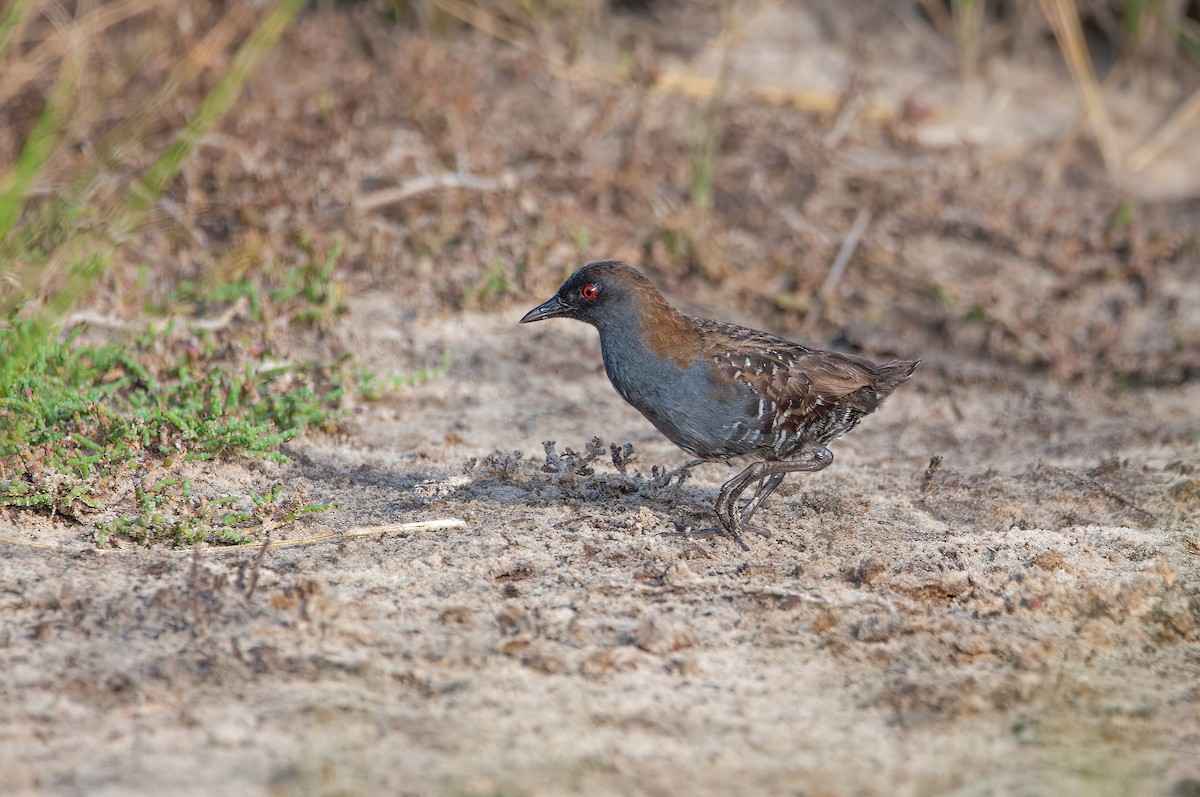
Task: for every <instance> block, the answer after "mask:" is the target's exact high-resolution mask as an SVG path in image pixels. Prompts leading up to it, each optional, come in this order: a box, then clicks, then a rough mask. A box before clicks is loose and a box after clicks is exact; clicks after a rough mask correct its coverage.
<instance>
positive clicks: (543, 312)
mask: <svg viewBox="0 0 1200 797" xmlns="http://www.w3.org/2000/svg"><path fill="white" fill-rule="evenodd" d="M647 301H649V302H655V301H657V302H661V303H663V304H664V305H665V302H664V301H663V299H662V297H661V296H659V293H658V291H656V290H655V289H654V286H653V285H652V284H651V283H650V280H648V279H646V277H644V276H642V273H641V272H640V271H638V270H637V269H635V268H634V267H633V266H630V265H628V264H626V263H622V262H621V261H619V260H601V261H597V262H595V263H588V264H587V265H586V266H584V267H583V268H581V269H579V270H578V271H576V272H575V273H574V274H572V275H571V276H570V277H568V278H567V281H566V282H564V283H563V284H562V286H561V287H560V288H559V289H558V293H556V294H554V295H553V296H551V297H550V298H549V299H547V300H546V301H544V302H542V303H541V304H539V305H538V306H537V307H535V308H533V309H532V310H530V311H529V312H528V313H526V314H525V317H524V318H522V319H521V323H522V324H527V323H529V322H531V321H541V320H543V319H546V318H574V319H576V320H577V321H584V322H586V323H588V324H591V325H592V326H594V327H598V328H601V329H611V328H613V326H614V325H621V324H626V325H628V324H630V323H634V322H636V321H637V320H638V319H639V318H640V311H641V309H642V308H643V307H644V305H645V302H647Z"/></svg>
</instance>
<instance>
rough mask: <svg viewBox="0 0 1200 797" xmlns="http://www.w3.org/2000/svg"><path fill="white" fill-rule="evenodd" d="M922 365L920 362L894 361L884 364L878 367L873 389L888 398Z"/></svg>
mask: <svg viewBox="0 0 1200 797" xmlns="http://www.w3.org/2000/svg"><path fill="white" fill-rule="evenodd" d="M920 364H921V361H920V360H892V361H891V362H889V363H884V364H883V365H880V366H879V367H878V371H877V375H876V377H875V384H874V385H873V387H874V388H875V389H876V390H878V391H879V392H880V393H882V394H883V395H885V396H886V395H888V394H889V393H891V392H892V391H893V390H895V389H896V388H897V387H899V386H900V383H901V382H903V381H904V380H905V379H908V378H909V377H910V376H912V375H913V371H915V370H917V366H918V365H920Z"/></svg>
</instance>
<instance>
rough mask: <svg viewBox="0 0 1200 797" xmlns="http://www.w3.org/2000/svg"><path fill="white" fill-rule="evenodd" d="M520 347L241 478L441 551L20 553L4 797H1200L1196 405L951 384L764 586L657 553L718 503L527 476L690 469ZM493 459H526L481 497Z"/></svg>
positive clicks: (1035, 385) (471, 337)
mask: <svg viewBox="0 0 1200 797" xmlns="http://www.w3.org/2000/svg"><path fill="white" fill-rule="evenodd" d="M354 317H355V318H356V319H357V321H358V322H359V323H356V324H354V325H353V328H351V327H350V326H349V325H348V326H347V328H346V329H345V330H344V332H343V334H344V335H346V337H347V340H349V341H356V342H357V343H358V345H362V344H365V343H367V342H368V340H367V339H368V338H370V337H371V336H373V335H379V336H380V337H381V338H383V339H384V340H386V336H387V331H388V330H394V329H395V328H396V323H397V318H396V316H395V310H394V309H393V305H391V304H389V302H388V301H387V300H386V299H375V300H373V301H363V302H361V303H359V304H357V305H356V306H355V307H354ZM514 321H515V318H512V317H505V316H499V315H465V316H458V317H455V318H453V319H447V320H446V321H444V322H440V323H432V324H429V325H426V326H423V327H421V328H420V329H419V330H417V331H416V341H417V345H418V348H419V347H421V346H426V345H427V346H430V347H433V348H439V349H440V348H442V347H446V348H449V349H450V351H451V352H452V357H453V365H452V367H451V369H450V371H449V373H448V374H447V375H446V377H444V378H443V379H440V380H436V381H433V382H430V383H427V384H425V385H421V386H418V387H415V388H413V389H411V390H408V391H406V392H404V393H403V394H401V395H400V396H398V397H397V398H395V399H393V400H389V401H387V402H384V403H381V404H378V405H372V406H370V407H368V408H366V409H365V411H364V413H363V414H362V415H360V416H359V418H358V420H357V422H356V423H355V427H354V430H353V432H352V433H351V434H350V435H349V437H348V438H347V439H340V440H339V439H329V438H318V439H310V440H307V441H304V442H302V443H300V444H298V445H297V446H296V447H295V449H294V451H293V452H292V453H293V454H294V460H293V463H292V464H289V465H282V466H274V465H261V466H257V467H265V468H275V469H277V470H278V475H279V476H281V477H283V478H285V479H286V480H287V481H288V483H289V484H291V485H300V486H307V489H308V490H309V492H310V494H311V495H312V496H313V497H314V498H318V499H332V500H334V501H336V502H337V503H338V504H339V508H338V509H337V510H336V511H335V512H334V513H332V515H329V516H325V517H323V518H321V519H320V520H319V521H318V522H314V523H312V524H310V527H309V529H308V531H310V532H313V533H315V532H316V531H320V530H326V529H333V530H337V529H349V528H352V527H362V526H369V525H373V524H383V523H394V522H404V521H416V520H422V519H435V518H458V519H461V520H463V521H465V525H464V526H462V527H461V528H455V529H443V530H430V531H417V532H412V533H401V534H380V535H377V536H371V537H367V538H360V539H353V540H350V541H344V542H331V543H324V544H312V545H307V546H301V547H296V548H281V549H272V550H270V551H268V552H267V553H266V554H265V558H264V559H263V560H262V565H261V568H260V569H258V570H257V573H256V574H255V572H256V569H255V568H254V567H253V565H252V562H253V559H254V556H255V551H253V550H245V549H240V550H236V551H234V552H232V553H229V552H224V551H205V552H204V553H202V554H198V555H197V554H193V553H190V552H187V551H170V550H144V549H138V548H127V549H123V550H113V551H97V550H95V549H94V548H93V547H91V546H89V545H88V544H86V543H83V542H80V541H79V535H78V532H77V531H76V530H75V529H71V528H64V529H59V530H55V529H51V528H43V529H41V530H38V531H35V530H32V529H27V530H26V531H25V534H26V538H27V539H31V540H33V539H36V540H38V541H41V542H43V543H46V544H49V545H52V546H53V547H51V548H32V547H24V546H19V547H18V546H5V550H4V556H3V558H0V569H2V583H3V584H4V592H3V598H2V600H3V603H2V604H0V607H2V608H0V611H2V616H3V618H4V625H3V630H2V631H0V657H2V658H3V661H4V673H5V677H4V694H5V700H4V703H3V709H2V711H3V716H2V719H3V722H2V723H0V728H2V729H3V730H0V735H2V743H0V767H2V768H3V771H4V772H5V773H6V789H5V790H6V792H7V793H11V794H34V793H38V792H48V793H60V794H128V793H167V792H169V793H178V794H201V793H210V794H211V793H281V794H284V793H286V794H291V793H299V794H350V793H377V794H384V793H387V794H414V795H416V794H530V795H532V794H544V795H553V794H573V793H578V794H682V793H692V794H714V795H716V794H732V793H738V794H752V793H757V794H898V795H921V794H1081V795H1083V794H1089V795H1090V794H1180V795H1182V794H1193V793H1195V789H1196V788H1197V784H1200V722H1198V719H1197V718H1198V717H1200V692H1198V690H1197V684H1198V683H1200V679H1198V676H1200V657H1198V651H1200V647H1198V646H1200V642H1198V638H1200V629H1198V628H1197V610H1198V602H1200V593H1198V592H1197V584H1200V536H1198V535H1197V520H1198V518H1200V475H1198V474H1197V472H1196V466H1197V460H1196V453H1197V439H1200V414H1198V413H1197V411H1196V407H1198V406H1200V389H1197V387H1196V386H1192V387H1189V388H1186V389H1179V390H1159V391H1155V392H1153V393H1150V392H1145V393H1142V392H1137V391H1132V392H1122V393H1121V394H1120V395H1118V396H1111V395H1103V394H1087V393H1084V394H1080V393H1077V392H1074V391H1067V390H1061V389H1056V388H1054V387H1051V386H1048V385H1047V384H1046V383H1045V382H1042V381H1037V380H1031V379H1028V378H1023V377H1021V376H1018V375H1015V374H1012V373H1008V372H1005V371H1001V370H992V369H989V368H988V367H986V366H980V365H978V364H970V363H956V362H952V361H948V360H936V359H935V360H933V361H931V362H927V363H926V364H925V366H924V367H923V368H922V370H921V371H920V373H919V375H918V377H915V378H914V379H913V380H912V381H911V383H910V384H908V385H906V386H905V388H904V389H903V390H901V391H899V392H898V393H897V395H895V396H894V397H893V399H892V400H891V401H890V402H889V403H888V404H887V405H885V407H884V408H883V409H882V410H881V411H880V412H879V413H878V414H877V415H875V416H873V417H871V418H870V419H869V420H868V421H867V422H865V423H864V424H863V426H862V427H860V429H859V430H857V431H855V432H854V433H853V434H852V435H851V436H849V437H847V438H845V439H844V440H842V441H839V442H838V443H837V444H836V446H835V456H836V459H835V463H834V466H832V467H830V468H829V469H828V470H827V471H825V472H822V473H820V474H816V475H813V476H809V477H807V478H797V477H790V478H789V480H788V481H787V482H785V484H784V486H783V487H782V488H781V489H780V491H779V493H778V494H777V495H776V496H775V497H773V498H772V499H771V500H770V501H769V502H768V504H767V505H766V507H765V509H764V510H763V514H762V520H763V521H764V522H765V524H767V525H769V526H770V527H771V528H772V529H774V530H775V536H774V537H773V538H772V539H769V540H768V539H759V538H753V539H751V540H750V543H751V548H752V550H751V552H750V553H749V554H747V553H745V552H743V551H741V550H740V549H738V548H737V547H736V546H734V545H732V544H731V543H729V542H728V541H726V540H723V539H715V540H700V541H696V540H692V539H688V538H681V537H677V536H665V535H664V533H667V534H669V533H670V532H672V531H674V530H675V528H676V521H684V522H689V523H696V522H702V521H703V520H704V519H705V518H704V515H705V513H706V512H707V510H708V508H709V507H710V506H711V503H712V501H713V499H714V497H715V488H716V487H718V486H719V484H720V482H721V481H722V480H723V479H724V478H727V477H728V475H729V472H728V470H727V469H725V468H724V467H722V466H717V465H712V466H706V467H704V468H702V469H700V471H699V472H698V473H697V475H696V476H695V478H694V479H692V480H689V481H687V482H685V485H684V486H683V487H682V488H681V489H678V490H675V489H670V488H668V489H666V490H662V491H658V492H655V491H654V490H652V489H650V488H649V487H648V486H647V485H646V484H645V483H644V482H639V480H638V479H637V478H636V477H632V478H631V479H629V480H625V479H622V477H620V476H619V474H617V473H616V472H615V470H614V469H613V468H612V467H611V465H608V464H607V463H604V462H603V461H602V460H598V461H597V462H596V463H594V464H595V466H596V467H595V470H596V473H595V474H593V475H590V476H579V475H576V474H571V473H567V474H559V473H548V472H545V471H544V470H543V468H542V467H541V466H542V465H544V464H545V457H544V454H543V451H542V446H541V444H540V441H542V440H549V439H554V440H557V441H558V442H559V445H558V449H559V450H560V451H561V450H562V448H563V447H564V446H565V445H571V446H572V447H573V448H575V449H576V450H577V451H578V450H583V448H584V446H585V443H586V441H587V440H588V438H589V437H590V436H591V435H593V434H596V435H600V436H601V437H602V438H603V439H604V440H606V441H607V440H612V441H618V442H620V443H624V442H632V443H633V445H634V447H635V451H636V453H637V455H638V457H639V460H638V461H637V462H635V467H636V468H640V469H641V470H642V472H643V473H644V472H646V471H648V470H649V467H650V465H651V463H658V462H661V463H664V464H668V465H673V464H679V463H681V462H682V461H684V458H685V455H683V454H682V453H681V452H677V451H673V450H671V447H670V446H669V444H667V443H665V442H664V441H663V440H662V439H661V438H659V437H658V436H657V434H656V432H655V431H654V430H653V428H652V427H650V426H649V424H647V423H646V422H645V421H644V420H642V419H641V418H640V416H638V415H637V414H636V412H634V411H633V410H631V409H629V408H628V407H626V406H624V405H623V404H622V403H621V401H620V399H619V398H618V397H617V396H616V394H615V393H614V392H613V391H612V390H611V388H610V387H609V386H608V384H607V380H606V378H605V377H604V375H603V372H602V371H601V370H600V369H599V357H598V346H597V344H596V341H595V340H594V333H593V332H592V330H590V329H589V328H587V327H584V326H583V325H576V324H571V323H569V322H555V323H547V324H545V325H542V326H540V327H538V328H529V327H518V326H517V325H516V324H515V323H514ZM376 343H377V344H378V341H376ZM386 348H387V347H386V345H376V346H375V350H376V351H380V352H383V351H386ZM489 448H502V449H504V450H505V451H506V452H509V451H511V449H513V448H519V449H521V450H523V451H524V452H526V455H525V456H524V457H522V458H521V459H520V460H517V461H515V462H513V461H511V460H510V461H509V463H508V466H507V467H506V466H504V464H503V462H502V459H498V460H496V461H493V463H491V464H485V463H479V464H476V466H475V467H474V468H473V469H471V470H470V472H467V473H464V463H465V462H466V460H468V458H469V457H470V456H478V455H479V454H480V453H482V452H486V451H487V450H488V449H489ZM934 455H937V456H941V457H942V458H943V460H942V461H943V464H942V466H941V468H940V469H937V470H936V471H934V472H932V473H931V474H930V473H929V472H928V470H927V466H928V463H929V461H930V458H931V457H932V456H934ZM632 470H633V468H631V471H632ZM224 478H236V474H234V475H229V474H226V475H225V476H224ZM639 487H640V488H641V491H640V492H639V491H638V488H639ZM252 577H253V578H255V579H256V581H255V582H254V583H253V584H252V583H251V578H252Z"/></svg>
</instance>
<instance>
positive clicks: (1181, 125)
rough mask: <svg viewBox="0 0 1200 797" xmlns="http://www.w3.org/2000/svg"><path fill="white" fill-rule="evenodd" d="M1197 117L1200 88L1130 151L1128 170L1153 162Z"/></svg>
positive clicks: (1135, 169)
mask: <svg viewBox="0 0 1200 797" xmlns="http://www.w3.org/2000/svg"><path fill="white" fill-rule="evenodd" d="M1197 119H1200V89H1196V90H1195V91H1193V92H1192V94H1191V96H1189V97H1188V98H1187V99H1186V100H1184V101H1183V104H1181V105H1180V106H1179V107H1178V108H1176V109H1175V110H1174V112H1172V113H1171V115H1170V116H1169V117H1167V120H1166V121H1165V122H1163V123H1162V125H1160V126H1159V127H1158V128H1157V129H1156V130H1155V131H1154V132H1153V133H1151V134H1150V137H1149V138H1147V139H1146V140H1145V141H1144V142H1143V143H1142V144H1141V145H1140V146H1139V147H1138V148H1137V149H1135V150H1134V151H1133V152H1131V153H1130V155H1129V160H1128V167H1129V171H1131V172H1134V173H1137V172H1140V171H1141V170H1142V169H1145V168H1146V167H1147V166H1149V165H1150V164H1151V163H1153V162H1154V160H1155V159H1156V158H1157V157H1158V156H1159V155H1161V154H1162V153H1163V150H1165V149H1167V147H1169V146H1171V145H1172V144H1174V143H1175V142H1176V141H1178V140H1179V139H1180V137H1181V136H1182V135H1183V134H1184V133H1186V132H1187V130H1188V128H1190V127H1191V126H1192V125H1194V124H1195V123H1196V120H1197Z"/></svg>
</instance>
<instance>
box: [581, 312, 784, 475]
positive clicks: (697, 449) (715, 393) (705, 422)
mask: <svg viewBox="0 0 1200 797" xmlns="http://www.w3.org/2000/svg"><path fill="white" fill-rule="evenodd" d="M600 345H601V349H602V351H603V353H604V367H605V370H606V371H607V372H608V378H609V380H610V381H611V382H612V384H613V387H614V388H616V390H617V392H618V393H620V394H621V396H622V398H624V399H625V400H626V401H628V402H629V403H630V404H632V405H633V406H634V407H636V408H637V409H638V410H639V411H640V412H641V413H642V414H643V415H645V416H646V418H647V419H648V420H649V421H650V422H651V423H652V424H654V426H655V427H656V428H657V429H658V430H659V431H660V432H662V433H663V434H664V435H666V436H667V438H668V439H670V440H671V442H673V443H675V445H677V446H679V447H680V448H682V449H684V450H685V451H687V452H688V453H690V454H693V455H695V456H697V457H701V458H703V459H723V458H726V457H734V456H740V455H744V454H749V453H752V452H754V451H757V450H762V449H764V448H769V447H770V441H769V439H768V435H766V434H764V433H763V432H762V431H761V430H760V428H759V427H760V422H759V410H760V409H761V403H760V400H759V396H758V395H757V394H756V393H755V392H754V391H753V389H752V388H750V387H749V386H748V385H744V384H736V385H729V384H727V383H722V384H717V383H715V382H714V381H713V379H712V365H711V364H710V363H709V362H707V361H704V360H701V361H698V362H695V363H692V364H691V365H689V366H688V367H686V368H681V367H679V366H678V365H677V364H676V363H675V362H673V361H672V360H670V359H669V358H665V357H659V356H658V355H656V354H655V353H654V352H652V351H650V350H649V349H648V348H647V347H646V346H645V345H644V344H642V343H641V341H640V340H638V339H637V338H636V336H631V335H605V334H603V333H602V334H601V337H600Z"/></svg>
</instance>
